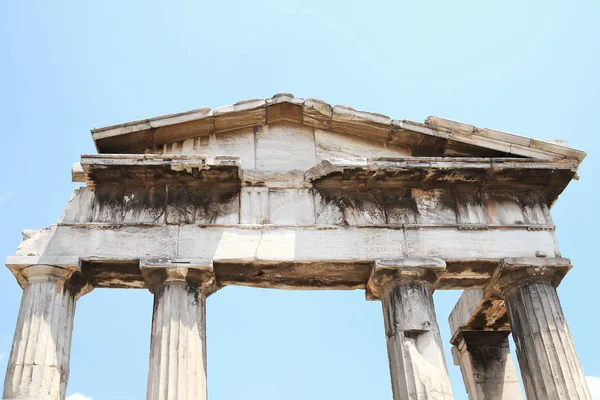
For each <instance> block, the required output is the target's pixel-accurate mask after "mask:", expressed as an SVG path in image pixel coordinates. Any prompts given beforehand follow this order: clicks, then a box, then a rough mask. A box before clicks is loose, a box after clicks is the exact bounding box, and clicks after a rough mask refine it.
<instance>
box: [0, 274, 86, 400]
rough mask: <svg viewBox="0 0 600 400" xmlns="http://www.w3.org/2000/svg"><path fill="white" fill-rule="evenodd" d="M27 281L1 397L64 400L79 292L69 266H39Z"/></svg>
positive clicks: (24, 399) (27, 399) (26, 399)
mask: <svg viewBox="0 0 600 400" xmlns="http://www.w3.org/2000/svg"><path fill="white" fill-rule="evenodd" d="M22 273H23V275H24V276H25V277H26V279H27V285H26V286H25V288H24V291H23V297H22V299H21V307H20V309H19V316H18V319H17V326H16V329H15V337H14V340H13V347H12V351H11V354H10V358H9V360H8V368H7V372H6V379H5V381H4V394H3V396H2V398H3V399H20V400H34V399H36V400H56V399H64V398H65V394H66V389H67V382H68V380H69V357H70V351H71V334H72V332H73V318H74V315H75V298H76V293H77V291H76V290H73V288H70V287H67V286H65V280H66V279H67V278H68V276H69V275H70V274H71V272H69V271H68V270H64V269H61V268H58V267H50V266H46V265H37V266H31V267H28V268H26V269H25V270H24V271H22Z"/></svg>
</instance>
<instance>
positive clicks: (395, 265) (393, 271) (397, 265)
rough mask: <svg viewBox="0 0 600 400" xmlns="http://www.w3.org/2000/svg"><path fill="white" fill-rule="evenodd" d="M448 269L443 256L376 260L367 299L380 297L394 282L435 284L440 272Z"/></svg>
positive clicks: (368, 283)
mask: <svg viewBox="0 0 600 400" xmlns="http://www.w3.org/2000/svg"><path fill="white" fill-rule="evenodd" d="M445 270H446V262H445V261H444V260H442V259H441V258H437V257H433V258H399V259H385V260H376V261H375V263H374V265H373V269H372V270H371V276H370V277H369V281H368V282H367V293H366V295H367V300H376V299H380V298H381V295H382V293H383V291H384V290H385V289H386V288H388V287H391V285H392V283H396V284H402V283H411V282H415V281H418V282H423V283H426V284H429V285H431V286H435V284H436V283H437V280H438V276H439V274H440V273H442V272H444V271H445Z"/></svg>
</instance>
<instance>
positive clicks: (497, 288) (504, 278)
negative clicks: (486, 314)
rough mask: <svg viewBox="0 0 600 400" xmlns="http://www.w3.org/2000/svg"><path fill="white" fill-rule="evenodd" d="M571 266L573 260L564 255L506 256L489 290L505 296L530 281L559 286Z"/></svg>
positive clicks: (501, 296) (491, 292)
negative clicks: (554, 256) (546, 256)
mask: <svg viewBox="0 0 600 400" xmlns="http://www.w3.org/2000/svg"><path fill="white" fill-rule="evenodd" d="M571 268H572V264H571V260H569V259H568V258H562V257H558V258H542V257H526V258H505V259H503V261H502V265H501V266H500V268H499V269H498V271H497V273H496V277H495V279H492V280H491V281H490V284H489V286H488V289H487V292H488V293H489V294H492V295H496V296H498V297H500V298H504V297H506V294H507V293H508V292H509V291H511V290H513V289H515V288H518V287H520V286H522V285H525V284H527V283H530V282H547V283H550V284H551V285H552V286H554V287H557V286H558V285H559V284H560V281H561V280H562V279H563V278H564V277H565V275H566V274H567V272H569V270H570V269H571Z"/></svg>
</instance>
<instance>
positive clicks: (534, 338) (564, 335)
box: [505, 276, 592, 400]
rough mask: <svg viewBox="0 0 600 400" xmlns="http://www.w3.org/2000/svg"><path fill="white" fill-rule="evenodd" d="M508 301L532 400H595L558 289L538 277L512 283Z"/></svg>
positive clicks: (527, 390) (546, 280)
mask: <svg viewBox="0 0 600 400" xmlns="http://www.w3.org/2000/svg"><path fill="white" fill-rule="evenodd" d="M505 301H506V305H507V308H508V315H509V318H510V324H511V327H512V333H513V338H514V340H515V344H516V351H517V358H518V359H519V366H520V368H521V376H522V378H523V385H524V386H525V393H526V394H527V399H529V400H555V399H564V400H567V399H569V400H573V399H587V400H591V398H592V397H591V395H590V392H589V390H588V388H587V384H586V381H585V377H584V375H583V371H582V369H581V365H580V363H579V359H578V358H577V353H576V351H575V345H574V344H573V339H572V338H571V334H570V332H569V327H568V326H567V321H566V320H565V316H564V314H563V310H562V307H561V305H560V301H559V299H558V295H557V293H556V289H555V288H554V286H553V284H552V282H551V280H550V279H548V278H546V277H543V276H537V277H532V278H529V279H525V280H521V281H518V282H516V283H514V284H511V285H510V286H509V287H508V288H507V290H506V292H505Z"/></svg>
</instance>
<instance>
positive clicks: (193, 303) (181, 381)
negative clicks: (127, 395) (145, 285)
mask: <svg viewBox="0 0 600 400" xmlns="http://www.w3.org/2000/svg"><path fill="white" fill-rule="evenodd" d="M146 271H148V269H147V268H146V269H145V270H144V269H143V272H144V273H145V275H146V276H147V279H146V280H147V282H149V281H152V283H151V284H149V288H150V290H151V291H152V292H153V293H154V313H153V317H152V340H151V348H150V369H149V373H148V388H147V397H146V398H147V399H148V400H167V399H178V400H192V399H194V400H196V399H197V400H206V398H207V386H206V298H207V296H208V295H209V294H210V293H212V291H213V289H212V288H213V287H214V285H213V283H214V280H213V279H212V277H211V275H209V274H207V273H206V269H203V268H191V267H190V268H179V267H167V268H157V269H154V271H152V272H151V273H149V274H148V273H146ZM148 278H150V279H148Z"/></svg>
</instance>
